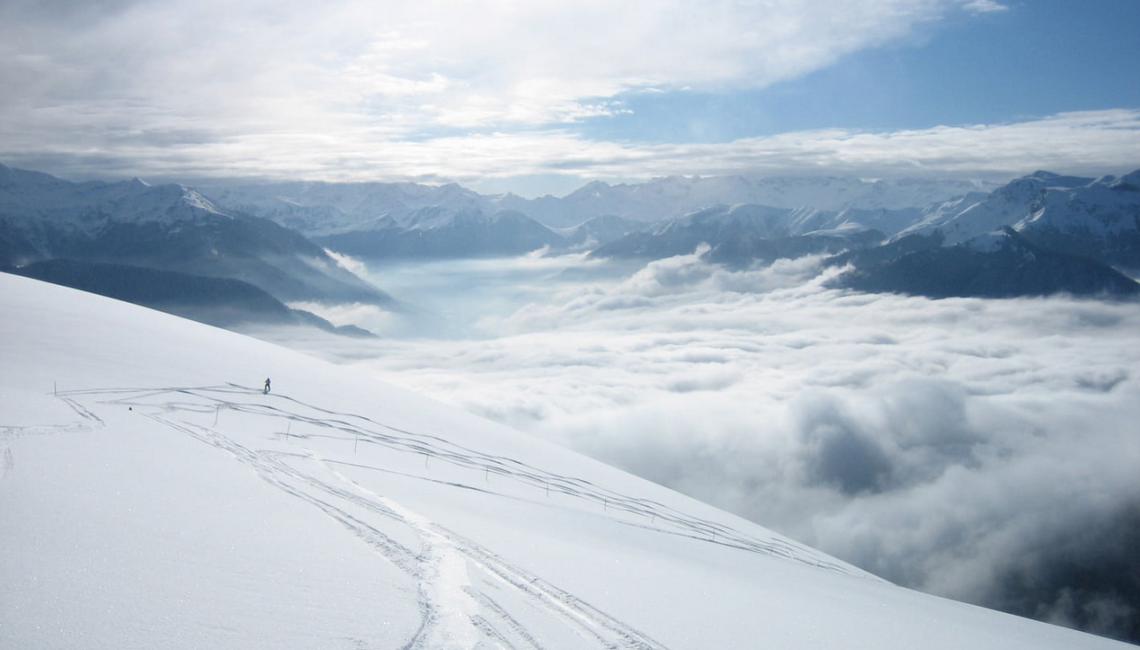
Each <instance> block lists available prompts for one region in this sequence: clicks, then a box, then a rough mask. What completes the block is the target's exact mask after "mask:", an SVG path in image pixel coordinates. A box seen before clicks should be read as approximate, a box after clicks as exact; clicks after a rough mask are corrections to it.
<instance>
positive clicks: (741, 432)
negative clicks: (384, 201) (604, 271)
mask: <svg viewBox="0 0 1140 650" xmlns="http://www.w3.org/2000/svg"><path fill="white" fill-rule="evenodd" d="M820 261H821V260H819V259H818V258H813V257H807V258H801V259H798V260H785V261H780V262H777V263H775V264H773V265H770V266H766V267H762V268H756V269H752V270H745V271H730V270H726V269H724V268H721V267H719V266H715V265H710V264H708V263H706V262H704V261H703V260H702V259H701V258H700V256H699V251H698V253H696V254H693V255H688V256H681V257H675V258H671V259H666V260H661V261H657V262H653V263H650V264H648V265H647V266H644V267H643V268H641V269H640V270H637V271H636V272H633V273H632V274H629V273H625V274H620V275H613V276H608V275H599V274H598V269H599V266H598V265H599V264H600V263H598V262H591V261H588V260H585V259H582V258H573V259H567V260H565V263H564V264H562V265H559V264H556V263H549V262H541V261H534V260H531V261H529V262H527V261H525V260H524V261H522V262H517V263H518V264H520V265H521V266H520V267H519V269H521V270H525V271H526V273H522V274H520V275H518V276H512V275H511V273H509V272H506V271H504V268H508V267H502V268H499V267H496V273H498V274H499V275H498V276H497V277H499V278H500V279H502V278H511V277H515V278H516V279H517V280H518V281H517V282H515V283H514V284H512V285H511V286H512V287H514V288H513V292H514V293H513V296H514V299H515V300H514V302H509V303H508V304H507V305H505V306H504V305H500V309H499V310H498V311H497V312H489V313H485V314H483V315H482V316H480V317H479V318H472V317H471V315H470V314H469V313H466V312H465V314H464V317H465V318H467V319H468V320H469V321H470V325H471V326H470V328H469V330H468V331H467V334H466V335H465V336H461V337H451V338H442V337H422V336H421V337H407V336H402V337H383V338H380V339H377V340H374V341H368V342H361V341H347V340H345V341H334V340H331V339H330V338H328V337H322V338H319V339H313V338H310V339H303V340H302V339H293V340H291V341H289V342H290V343H292V344H293V345H299V346H301V347H307V348H309V349H313V350H317V351H320V352H322V353H323V354H325V355H328V356H331V357H333V358H336V359H339V360H341V361H344V362H350V363H356V364H363V365H366V366H368V367H370V368H372V369H374V370H375V371H376V372H377V373H378V374H380V375H382V376H383V377H384V378H385V379H387V380H388V381H391V382H393V383H397V384H400V385H403V386H407V387H411V388H414V389H416V390H420V391H422V392H424V393H427V394H430V395H433V396H435V397H438V398H440V399H443V400H446V401H449V402H452V403H456V404H459V405H461V406H463V407H465V408H467V409H469V410H471V411H474V412H476V413H479V414H481V415H484V416H487V417H490V418H493V419H495V420H499V421H502V422H505V423H508V424H510V425H513V426H516V427H518V428H520V429H522V430H524V431H528V432H531V433H533V434H536V435H541V436H545V437H547V438H550V439H553V440H556V441H558V442H560V443H562V444H565V445H567V446H569V447H572V448H574V449H577V450H580V451H582V452H584V453H586V454H588V455H591V456H594V457H596V458H599V459H601V460H603V461H606V462H609V463H612V464H614V465H617V466H620V467H622V468H625V469H627V470H629V471H631V472H633V473H635V474H638V475H640V476H643V477H646V478H648V479H651V480H653V481H656V482H658V483H662V484H664V485H667V486H669V487H672V488H674V489H677V490H679V491H681V492H684V493H687V494H690V495H692V496H695V497H697V498H700V499H702V500H705V501H708V502H710V503H713V504H716V505H718V506H721V507H723V508H725V509H727V510H730V511H733V512H736V513H739V514H741V515H743V516H746V517H748V518H750V519H752V520H754V521H756V522H759V523H761V524H763V525H766V526H768V527H770V528H773V529H776V530H779V531H781V532H784V533H787V534H789V535H791V536H793V537H795V538H797V539H800V540H802V541H804V542H806V543H808V544H811V545H813V546H816V547H818V548H820V549H822V550H824V551H827V552H829V553H831V554H834V555H836V556H838V557H841V558H843V559H845V560H848V561H851V562H853V563H855V564H857V565H859V566H862V567H864V568H866V569H868V570H870V571H873V572H875V573H877V574H879V575H881V576H883V577H885V578H887V579H890V580H892V581H895V582H897V583H899V584H902V585H906V586H910V587H914V588H917V589H921V590H924V591H929V592H933V593H936V594H941V595H945V596H949V597H952V598H957V599H961V600H966V601H969V602H974V603H979V604H983V605H987V606H991V607H997V608H1000V609H1004V610H1007V611H1012V612H1015V613H1019V614H1023V615H1027V616H1032V617H1035V618H1040V619H1044V620H1048V621H1052V622H1055V623H1061V624H1065V625H1071V626H1077V627H1081V628H1083V629H1087V630H1090V631H1094V632H1098V633H1103V634H1108V635H1111V636H1117V637H1121V638H1128V639H1131V640H1133V641H1137V640H1140V611H1138V609H1140V554H1138V553H1136V549H1137V548H1140V469H1138V468H1140V382H1138V378H1137V372H1138V370H1140V304H1137V303H1134V302H1128V303H1117V302H1104V301H1096V300H1076V299H1071V298H1065V297H1053V298H1041V299H1017V300H982V299H947V300H928V299H924V298H916V297H905V296H897V295H874V294H861V293H853V292H849V291H845V290H837V289H833V288H829V284H828V280H829V279H831V277H832V276H833V274H835V273H836V272H837V271H836V270H835V269H827V268H826V267H824V266H822V265H821V264H820ZM515 263H516V262H507V261H503V262H501V264H515ZM482 264H492V263H490V262H482ZM436 271H439V269H436ZM439 275H440V274H439V273H436V274H435V276H434V277H439ZM444 275H446V274H444ZM459 275H462V276H463V277H467V278H468V282H476V283H477V281H478V277H479V276H478V273H475V274H472V272H471V270H470V269H465V270H464V271H463V273H462V274H459ZM382 276H383V274H381V277H380V279H381V280H382V279H383V277H382ZM472 278H474V279H472ZM462 291H463V289H462V287H457V292H456V293H459V292H462ZM446 295H447V294H446V293H442V294H441V293H437V294H435V296H434V300H435V301H436V304H437V305H446V304H447V299H446ZM405 297H407V296H405ZM456 299H457V300H458V299H459V298H458V297H457V298H456ZM345 309H348V308H345ZM324 315H325V316H327V317H330V318H333V319H334V320H336V319H337V318H338V317H339V318H340V320H342V321H343V320H344V319H345V314H344V313H341V314H336V313H331V312H329V311H327V310H326V312H325V313H324ZM353 317H355V318H356V319H357V322H358V323H359V322H362V321H361V320H360V318H361V314H360V313H359V311H358V312H357V313H354V314H353ZM385 317H386V318H391V317H390V315H388V316H385ZM364 323H365V324H368V322H367V321H364ZM386 323H388V324H390V323H389V322H387V321H374V323H373V324H374V326H375V325H378V326H380V327H381V328H383V327H385V326H387V325H386ZM392 331H395V330H392ZM403 331H404V332H405V333H406V332H407V331H409V329H408V328H405V329H404V330H403Z"/></svg>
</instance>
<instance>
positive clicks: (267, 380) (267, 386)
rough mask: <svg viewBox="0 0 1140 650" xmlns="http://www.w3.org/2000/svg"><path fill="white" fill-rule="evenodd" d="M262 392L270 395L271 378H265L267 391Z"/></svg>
mask: <svg viewBox="0 0 1140 650" xmlns="http://www.w3.org/2000/svg"><path fill="white" fill-rule="evenodd" d="M262 392H263V393H265V394H266V395H268V394H269V377H266V378H265V390H264V391H262Z"/></svg>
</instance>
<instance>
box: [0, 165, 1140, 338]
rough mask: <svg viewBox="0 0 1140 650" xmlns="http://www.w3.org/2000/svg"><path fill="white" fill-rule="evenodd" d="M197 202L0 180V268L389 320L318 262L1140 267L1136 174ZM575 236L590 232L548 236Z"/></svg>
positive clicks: (1061, 284)
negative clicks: (242, 286)
mask: <svg viewBox="0 0 1140 650" xmlns="http://www.w3.org/2000/svg"><path fill="white" fill-rule="evenodd" d="M203 187H204V189H194V188H190V187H187V186H184V185H176V184H167V185H156V186H151V185H148V184H146V183H144V182H142V181H140V180H137V179H134V180H130V181H123V182H118V183H104V182H87V183H71V182H68V181H64V180H61V179H58V178H54V177H52V176H48V175H46V174H40V173H38V172H29V171H22V170H16V169H12V168H8V167H2V166H0V266H7V267H9V268H15V267H22V266H27V265H28V264H31V263H35V262H40V261H44V260H50V259H71V260H75V261H81V262H88V263H97V264H114V265H124V266H133V267H142V268H149V269H154V270H161V271H168V272H175V273H181V274H185V275H191V276H201V277H211V278H223V279H230V280H237V281H241V282H245V283H248V284H249V285H252V286H253V287H255V288H257V289H260V290H262V291H264V292H266V293H268V294H269V295H270V296H272V297H273V298H275V299H276V300H278V301H280V302H282V303H287V302H294V301H313V302H323V303H345V302H363V303H370V304H375V305H380V306H383V307H385V308H389V309H397V308H399V307H398V306H397V305H396V303H395V301H393V300H392V299H391V298H390V297H389V296H387V295H386V294H384V293H383V292H382V291H380V290H379V289H377V288H375V287H373V286H372V285H371V284H369V283H367V282H365V281H364V280H362V279H360V278H358V277H356V276H355V275H353V273H352V272H350V271H349V270H348V269H347V268H344V267H342V266H341V265H340V263H338V261H337V259H336V258H334V257H333V256H332V255H330V254H329V253H328V252H327V251H326V249H328V250H332V251H336V252H338V253H341V254H347V255H351V256H354V257H359V258H361V259H363V260H365V261H368V262H374V261H379V262H384V261H386V260H395V259H446V258H472V257H501V256H513V255H521V254H525V253H530V252H533V251H539V250H545V251H548V252H550V253H562V252H569V251H579V252H589V254H590V255H591V256H592V257H595V258H629V259H646V260H648V259H658V258H662V257H669V256H674V255H681V254H689V253H692V252H693V251H695V250H697V248H698V246H701V245H707V251H706V252H704V256H705V258H706V259H707V260H709V261H712V262H716V263H722V264H726V265H729V266H733V267H746V266H749V265H752V264H756V263H766V262H769V261H771V260H774V259H779V258H786V257H799V256H802V255H808V254H814V255H822V256H825V257H829V260H828V263H829V264H843V265H849V266H850V267H851V269H850V272H848V273H847V274H845V276H844V277H842V278H840V279H839V280H838V281H837V283H838V284H839V285H840V286H847V287H850V288H857V289H862V290H873V291H901V292H904V293H918V294H922V295H928V296H931V297H945V296H987V297H993V296H1016V295H1044V294H1049V293H1057V292H1068V293H1075V294H1079V295H1111V296H1128V295H1133V294H1135V293H1136V292H1135V290H1134V288H1135V282H1134V281H1133V280H1132V279H1131V278H1130V277H1128V276H1129V275H1132V276H1135V275H1136V274H1137V269H1140V171H1137V172H1132V173H1130V174H1126V175H1124V176H1121V177H1115V176H1106V177H1102V178H1083V177H1075V176H1062V175H1058V174H1052V173H1049V172H1043V171H1042V172H1035V173H1033V174H1030V175H1027V176H1024V177H1022V178H1018V179H1014V180H1013V181H1010V182H1009V183H1007V184H1005V185H1001V186H998V187H996V188H993V189H992V191H986V190H987V189H989V188H988V186H987V185H986V184H983V183H972V182H964V181H925V180H905V179H904V180H895V181H867V180H860V179H838V178H827V177H824V178H814V179H809V178H767V179H759V178H749V177H742V176H740V177H711V178H685V177H669V178H664V179H657V180H654V181H651V182H647V183H641V184H622V185H606V184H604V183H591V184H588V185H586V186H584V187H583V188H581V189H579V190H578V191H576V192H573V193H571V194H569V195H567V196H565V197H561V198H556V197H542V198H540V199H533V200H527V199H521V198H519V197H514V196H512V195H496V196H485V195H480V194H478V193H475V192H472V191H470V190H468V189H465V188H463V187H460V186H458V185H454V184H450V185H442V186H427V185H419V184H415V183H308V182H292V183H260V184H248V183H247V184H236V183H223V182H214V183H213V184H207V185H205V186H203ZM954 191H958V192H960V193H959V194H957V195H954V196H951V197H945V196H942V195H946V194H949V193H951V192H954ZM931 197H939V198H937V200H933V201H928V199H930V198H931ZM734 198H753V199H757V198H764V199H765V200H769V201H771V203H768V204H764V203H757V202H749V201H744V202H734V201H732V199H734ZM793 201H805V203H801V204H796V205H788V204H789V203H791V202H793ZM919 201H926V202H925V203H923V204H916V203H915V202H919ZM691 206H698V207H697V208H696V209H692V210H687V208H688V207H691ZM683 210H687V211H684V212H682V211H683ZM653 215H657V216H658V217H660V218H657V219H656V220H655V221H653V222H650V221H648V220H649V219H651V218H653ZM587 217H589V218H587ZM571 219H582V220H581V221H580V222H574V225H571V226H565V227H555V226H552V225H550V224H554V223H561V222H568V221H570V220H571ZM87 268H88V271H89V272H94V271H100V270H103V271H105V270H107V269H106V267H102V266H90V267H87ZM983 270H984V272H982V271H983ZM139 277H140V278H144V277H146V276H144V275H142V274H140V275H139ZM140 281H142V280H141V279H140ZM231 304H232V303H231ZM262 316H264V314H262Z"/></svg>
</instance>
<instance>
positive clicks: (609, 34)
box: [0, 0, 1140, 182]
mask: <svg viewBox="0 0 1140 650" xmlns="http://www.w3.org/2000/svg"><path fill="white" fill-rule="evenodd" d="M1003 7H1004V5H1003V4H999V3H996V2H992V1H987V2H977V1H976V0H972V1H968V2H963V1H962V0H874V1H871V0H867V1H860V2H851V1H843V2H840V1H838V0H837V1H834V2H830V1H829V2H811V3H804V2H796V1H792V0H771V1H768V2H759V3H744V2H730V1H728V0H725V1H723V2H714V3H708V2H701V3H695V2H684V1H682V0H674V1H672V2H665V3H661V2H652V3H648V2H632V3H620V4H619V5H614V4H613V3H609V2H600V1H598V2H595V1H593V0H590V1H585V2H575V3H553V2H535V3H523V4H519V3H514V2H496V1H491V0H488V1H485V2H480V3H464V4H458V5H457V4H455V3H437V2H386V3H382V4H377V3H373V2H364V1H363V0H360V1H356V0H352V1H346V2H338V3H335V4H332V5H328V4H325V5H320V6H318V5H313V4H311V3H302V2H289V1H287V2H259V1H255V2H248V3H240V4H239V5H234V4H233V3H229V2H220V1H219V0H205V1H194V2H189V1H185V0H176V1H173V2H130V1H115V2H110V1H109V2H97V3H69V2H59V3H40V2H31V1H15V2H8V3H4V4H3V6H2V7H0V83H3V86H4V88H5V92H4V93H3V94H2V95H0V159H2V160H4V161H5V162H7V163H9V164H17V165H23V166H28V167H36V168H43V169H46V170H48V171H53V172H57V173H63V174H67V175H72V176H90V175H101V176H107V175H123V176H125V175H134V174H138V175H142V176H148V177H152V178H153V177H156V176H157V177H161V176H167V177H178V178H192V177H199V176H248V177H274V178H310V179H328V180H359V179H369V180H394V179H409V178H410V179H420V180H443V179H447V180H458V181H465V182H473V181H479V180H483V181H486V180H488V179H496V178H508V177H522V176H528V175H531V176H533V175H550V174H562V175H567V176H573V177H582V178H586V177H589V178H597V177H601V178H623V179H626V178H647V177H651V176H658V175H663V174H676V173H683V174H693V173H698V174H715V173H727V172H739V171H755V172H779V173H812V172H818V171H820V170H825V171H826V172H827V173H849V172H850V173H858V174H908V175H913V174H923V173H931V174H942V175H946V174H955V175H979V174H987V175H997V176H1009V175H1013V174H1018V173H1024V172H1026V171H1029V170H1032V169H1036V168H1042V167H1046V168H1053V169H1055V170H1057V171H1071V172H1082V173H1094V174H1095V173H1099V172H1107V171H1120V170H1122V169H1125V168H1128V167H1129V166H1134V164H1135V158H1134V152H1135V151H1136V150H1137V149H1138V148H1140V113H1138V112H1137V111H1135V110H1103V111H1095V112H1087V113H1070V114H1061V115H1053V116H1041V117H1037V118H1026V119H1025V120H1023V121H1020V122H1015V123H1009V124H979V125H957V126H946V127H934V128H927V129H918V130H908V131H882V132H856V131H848V130H823V131H806V132H793V133H784V134H779V135H774V136H768V137H758V138H747V139H741V140H737V141H733V142H726V143H696V144H679V143H668V142H659V143H631V142H616V141H597V140H589V139H586V138H584V137H582V136H581V135H580V134H578V132H577V131H576V130H575V128H574V124H575V123H576V122H578V121H580V120H583V119H587V118H590V117H596V116H605V115H611V114H614V113H619V112H623V111H627V110H628V108H627V107H626V106H624V105H623V104H622V102H621V100H620V98H621V97H622V96H623V94H627V93H631V92H634V93H637V92H657V91H662V90H681V89H697V90H712V91H719V90H725V91H729V90H732V89H741V88H760V87H766V86H769V85H771V84H774V83H778V82H780V81H782V80H786V79H792V78H796V77H799V76H802V75H804V74H807V73H810V72H812V71H815V70H819V69H821V68H824V67H827V66H829V65H831V64H833V63H835V62H836V61H838V60H839V59H841V58H843V57H844V56H847V55H849V54H852V53H854V52H858V51H861V50H866V49H868V48H875V47H879V46H882V45H885V44H897V43H905V42H907V41H908V39H918V38H921V37H922V35H923V34H924V32H925V31H929V30H930V29H933V28H935V27H936V25H937V24H938V22H939V21H941V20H944V19H946V18H948V17H951V16H955V15H957V16H969V15H970V14H981V13H990V12H994V11H1001V10H1002V8H1003Z"/></svg>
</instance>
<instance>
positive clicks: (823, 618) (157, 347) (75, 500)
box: [0, 274, 1125, 650]
mask: <svg viewBox="0 0 1140 650" xmlns="http://www.w3.org/2000/svg"><path fill="white" fill-rule="evenodd" d="M0 296H3V302H4V304H3V306H4V311H5V314H6V317H5V318H4V319H3V320H2V321H0V355H2V358H3V364H0V548H3V549H4V552H3V554H0V584H3V585H4V587H3V593H4V596H3V598H2V599H0V647H4V648H65V647H66V648H73V647H83V648H154V647H162V648H205V647H210V648H218V647H227V648H275V649H277V648H394V647H413V648H476V647H543V648H589V647H636V648H663V647H676V648H730V647H732V648H740V647H770V648H839V647H842V648H875V649H884V648H886V649H889V648H907V649H910V648H947V649H950V648H954V649H959V648H1001V649H1003V650H1010V649H1017V648H1024V649H1034V650H1039V649H1041V648H1100V647H1103V648H1109V647H1125V646H1123V645H1122V644H1116V643H1113V642H1110V641H1107V640H1104V639H1101V638H1097V637H1093V636H1088V635H1084V634H1081V633H1078V632H1074V631H1070V630H1066V629H1062V628H1058V627H1053V626H1049V625H1045V624H1042V623H1037V622H1033V621H1029V620H1025V619H1020V618H1016V617H1013V616H1009V615H1005V614H1000V613H996V612H993V611H989V610H985V609H981V608H978V607H973V606H969V605H964V604H960V603H955V602H951V601H947V600H943V599H939V598H935V597H931V596H926V595H923V594H919V593H916V592H913V591H909V590H905V589H901V588H898V587H895V586H892V585H890V584H888V583H886V582H884V581H881V580H878V579H876V578H874V577H871V576H868V575H867V574H865V573H863V572H861V571H859V570H857V569H855V568H853V567H850V566H848V565H846V564H844V563H843V562H840V561H838V560H835V559H833V558H831V557H828V556H826V555H824V554H822V553H819V552H817V551H814V550H812V549H809V548H806V547H804V546H802V545H800V544H797V543H795V542H792V541H790V540H787V539H785V538H783V537H781V536H779V535H776V534H774V533H772V532H770V531H768V530H766V529H764V528H762V527H760V526H757V525H754V524H751V523H749V522H747V521H744V520H742V519H740V518H737V517H734V516H732V515H728V514H726V513H723V512H721V511H718V510H716V509H714V508H712V507H709V506H706V505H703V504H701V503H698V502H695V501H693V500H691V499H688V498H686V497H683V496H681V495H678V494H676V493H674V492H671V491H669V490H667V489H665V488H663V487H660V486H657V485H654V484H651V483H648V482H646V481H644V480H641V479H637V478H635V477H632V476H630V475H628V474H625V473H623V472H620V471H618V470H615V469H612V468H610V467H607V466H605V465H602V464H600V463H597V462H594V461H591V460H589V459H586V458H584V457H582V456H579V455H577V454H574V453H572V452H570V451H567V450H564V449H562V448H558V447H555V446H552V445H549V444H546V443H544V442H542V441H539V440H537V439H535V438H531V437H528V436H526V435H523V434H520V433H518V432H515V431H513V430H510V429H506V428H504V427H502V426H500V425H496V424H493V423H490V422H488V421H485V420H481V419H478V418H476V417H473V416H471V415H469V414H466V413H463V412H461V411H458V410H456V409H452V408H449V407H446V406H442V405H440V404H437V403H434V402H432V401H430V400H428V399H424V398H422V397H419V396H417V395H414V394H410V393H407V392H405V391H402V390H398V389H395V388H392V387H390V386H386V385H384V384H382V383H379V382H377V381H374V380H372V379H370V378H369V377H368V376H367V375H366V374H363V373H361V372H358V371H355V370H352V369H346V368H343V367H337V366H333V365H330V364H327V363H324V362H321V361H317V360H314V359H311V358H308V357H305V356H303V355H299V354H296V353H293V352H289V351H286V350H283V349H281V348H278V347H275V346H273V345H270V344H267V343H263V342H259V341H256V340H253V339H249V338H246V337H243V336H240V335H237V334H233V333H230V332H226V331H222V330H217V329H213V328H210V327H207V326H203V325H199V324H196V323H192V322H190V321H185V320H181V319H178V318H176V317H173V316H169V315H166V314H162V313H158V312H152V311H148V310H145V309H142V308H140V307H136V306H132V305H128V304H125V303H120V302H115V301H112V300H108V299H105V298H101V297H97V296H93V295H89V294H83V293H80V292H76V291H73V290H70V289H65V288H62V287H58V286H54V285H48V284H43V283H40V282H37V281H33V280H29V279H25V278H19V277H15V276H11V275H6V274H0ZM266 375H269V376H271V377H272V379H273V387H274V392H273V393H272V394H269V395H263V394H262V393H261V391H260V390H258V387H259V384H260V381H261V380H262V379H263V378H264V377H265V376H266Z"/></svg>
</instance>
